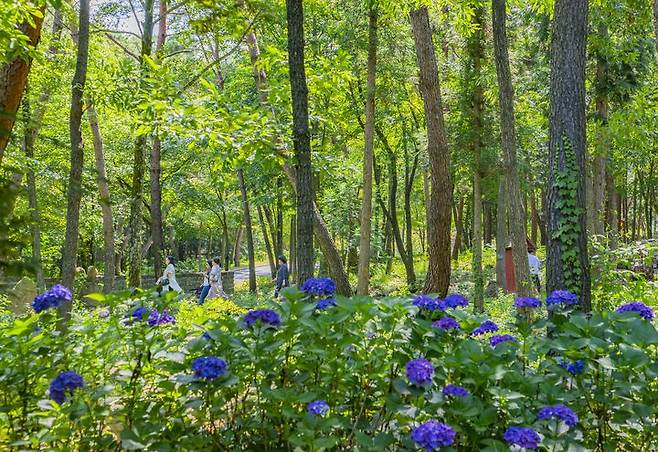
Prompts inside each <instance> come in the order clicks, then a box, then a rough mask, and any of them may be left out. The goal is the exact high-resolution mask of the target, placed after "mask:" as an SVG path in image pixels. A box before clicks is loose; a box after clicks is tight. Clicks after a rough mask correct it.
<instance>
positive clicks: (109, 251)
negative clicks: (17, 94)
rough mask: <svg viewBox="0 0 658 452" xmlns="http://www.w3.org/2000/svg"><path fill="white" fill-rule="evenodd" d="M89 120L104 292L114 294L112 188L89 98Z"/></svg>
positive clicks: (96, 121) (99, 132)
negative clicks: (96, 177) (99, 213)
mask: <svg viewBox="0 0 658 452" xmlns="http://www.w3.org/2000/svg"><path fill="white" fill-rule="evenodd" d="M87 118H88V120H89V128H90V129H91V133H92V136H93V137H94V157H95V161H96V172H97V173H98V192H99V197H100V205H101V213H102V217H103V263H104V266H105V270H104V272H103V292H105V293H109V292H112V290H113V288H114V273H115V270H114V221H113V217H112V204H111V203H110V186H109V183H108V180H107V173H106V171H105V155H104V152H103V139H102V137H101V131H100V127H99V126H98V117H97V115H96V110H95V109H94V105H93V103H92V101H91V98H89V97H87Z"/></svg>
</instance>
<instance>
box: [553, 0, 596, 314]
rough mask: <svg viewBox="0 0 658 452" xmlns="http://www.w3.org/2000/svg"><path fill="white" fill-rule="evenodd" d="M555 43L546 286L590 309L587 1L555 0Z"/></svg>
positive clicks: (582, 307)
mask: <svg viewBox="0 0 658 452" xmlns="http://www.w3.org/2000/svg"><path fill="white" fill-rule="evenodd" d="M554 14H555V16H554V20H553V42H552V47H551V81H550V93H551V95H550V116H549V136H550V141H549V192H548V234H547V236H548V237H547V238H548V253H547V254H548V256H547V265H546V270H547V284H546V288H547V290H548V291H549V292H550V291H553V290H556V289H568V290H571V291H572V292H575V293H577V294H578V296H579V298H580V307H581V309H582V310H583V311H585V312H589V311H590V310H591V299H590V298H591V294H590V290H591V287H590V276H589V262H588V256H587V231H586V218H585V213H586V211H585V208H586V202H585V201H586V200H585V177H584V174H585V154H586V147H585V129H586V127H585V63H586V60H585V52H586V41H587V0H556V2H555V13H554Z"/></svg>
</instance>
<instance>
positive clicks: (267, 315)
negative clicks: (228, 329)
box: [244, 309, 281, 328]
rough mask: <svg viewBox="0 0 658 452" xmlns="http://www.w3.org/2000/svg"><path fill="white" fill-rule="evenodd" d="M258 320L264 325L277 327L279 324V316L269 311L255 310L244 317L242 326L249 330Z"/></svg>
mask: <svg viewBox="0 0 658 452" xmlns="http://www.w3.org/2000/svg"><path fill="white" fill-rule="evenodd" d="M258 320H260V321H261V323H263V324H265V325H271V326H279V325H280V324H281V318H280V317H279V314H277V313H276V312H274V311H272V310H271V309H256V310H254V311H249V312H248V313H247V315H245V316H244V324H245V326H246V327H247V328H251V327H252V326H253V325H254V324H255V323H256V322H257V321H258Z"/></svg>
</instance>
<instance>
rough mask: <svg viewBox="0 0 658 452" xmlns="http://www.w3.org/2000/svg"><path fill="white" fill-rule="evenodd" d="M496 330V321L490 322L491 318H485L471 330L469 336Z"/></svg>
mask: <svg viewBox="0 0 658 452" xmlns="http://www.w3.org/2000/svg"><path fill="white" fill-rule="evenodd" d="M496 331H498V325H497V324H496V322H492V321H491V320H485V321H484V322H482V323H481V324H480V326H479V327H477V328H475V329H474V330H473V332H472V333H471V336H480V335H482V334H486V333H494V332H496Z"/></svg>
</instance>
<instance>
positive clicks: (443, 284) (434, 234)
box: [411, 6, 452, 297]
mask: <svg viewBox="0 0 658 452" xmlns="http://www.w3.org/2000/svg"><path fill="white" fill-rule="evenodd" d="M411 27H412V30H413V37H414V43H415V45H416V58H417V61H418V68H419V69H420V80H419V90H420V93H421V95H422V97H423V104H424V109H425V120H426V122H427V153H428V155H429V161H430V200H429V203H428V209H427V229H428V231H427V234H428V235H427V245H428V252H429V263H428V270H427V277H426V279H425V286H424V287H423V291H424V292H426V293H431V292H432V293H438V294H439V296H441V297H443V296H445V295H446V293H447V292H448V286H449V284H450V215H451V214H450V206H451V205H452V182H451V177H450V151H449V149H448V140H447V136H446V131H445V125H444V121H443V105H442V102H441V87H440V84H439V76H438V66H437V63H436V55H435V53H434V44H433V43H432V30H431V28H430V21H429V16H428V13H427V7H425V6H423V7H421V8H419V9H417V10H415V11H412V12H411Z"/></svg>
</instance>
